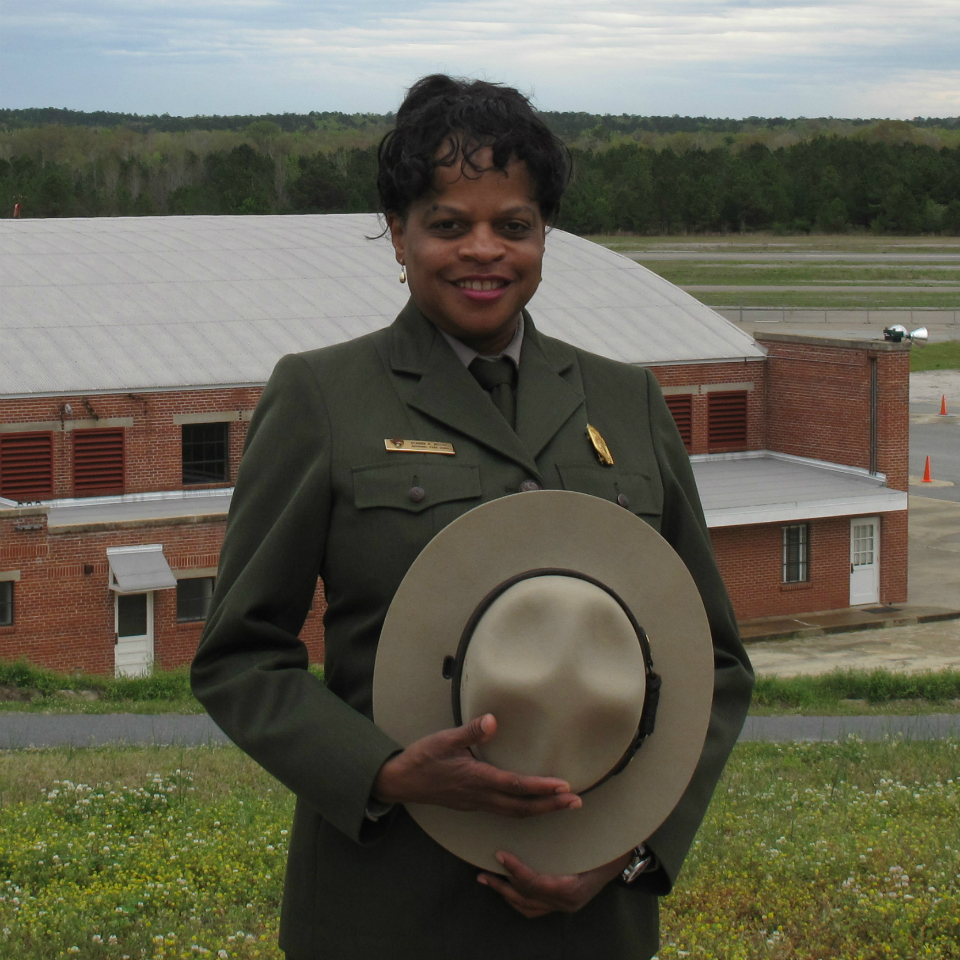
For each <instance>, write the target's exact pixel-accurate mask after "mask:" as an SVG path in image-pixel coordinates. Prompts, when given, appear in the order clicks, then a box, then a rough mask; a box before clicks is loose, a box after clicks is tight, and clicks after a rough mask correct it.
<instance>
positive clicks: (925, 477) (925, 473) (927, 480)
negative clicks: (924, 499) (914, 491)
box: [923, 457, 933, 483]
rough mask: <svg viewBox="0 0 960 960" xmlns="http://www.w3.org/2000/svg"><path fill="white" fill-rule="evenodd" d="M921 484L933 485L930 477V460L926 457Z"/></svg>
mask: <svg viewBox="0 0 960 960" xmlns="http://www.w3.org/2000/svg"><path fill="white" fill-rule="evenodd" d="M923 482H924V483H933V479H932V478H931V476H930V458H929V457H927V463H926V466H924V468H923Z"/></svg>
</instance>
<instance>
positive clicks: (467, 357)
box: [437, 314, 523, 369]
mask: <svg viewBox="0 0 960 960" xmlns="http://www.w3.org/2000/svg"><path fill="white" fill-rule="evenodd" d="M437 329H438V330H440V328H439V327H437ZM440 333H442V334H443V337H444V339H445V340H446V341H447V343H449V344H450V347H451V348H452V349H453V352H454V353H455V354H456V355H457V356H458V357H459V358H460V361H461V363H462V364H463V365H464V366H465V367H469V366H470V364H471V363H473V361H474V360H476V359H477V357H482V358H483V359H484V360H499V359H500V358H501V357H507V358H508V359H510V360H512V361H513V362H514V365H515V366H516V367H517V369H519V368H520V348H521V347H522V346H523V314H521V315H520V322H519V323H518V324H517V329H516V332H515V333H514V335H513V339H512V340H511V341H510V343H508V344H507V346H506V348H505V349H504V350H503V351H502V352H500V353H498V354H497V355H496V356H493V357H490V356H486V355H485V354H481V353H477V351H476V350H474V349H473V348H471V347H468V346H467V345H466V344H465V343H464V342H463V341H462V340H458V339H457V338H456V337H452V336H450V334H449V333H447V332H446V331H445V330H440Z"/></svg>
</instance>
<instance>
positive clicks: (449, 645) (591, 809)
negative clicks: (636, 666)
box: [373, 490, 714, 874]
mask: <svg viewBox="0 0 960 960" xmlns="http://www.w3.org/2000/svg"><path fill="white" fill-rule="evenodd" d="M543 568H562V569H567V570H574V571H578V572H580V573H583V574H586V575H588V576H590V577H593V578H594V579H596V580H598V581H600V582H601V583H604V584H606V585H607V586H609V588H610V589H611V590H613V591H614V592H615V593H616V594H617V596H618V597H620V599H621V600H622V601H623V602H624V603H625V604H626V605H627V606H628V608H629V609H630V610H631V611H632V613H633V615H634V617H635V618H636V620H637V622H638V623H639V624H640V626H642V627H643V628H644V630H645V631H646V633H647V636H648V639H649V642H650V650H651V654H652V657H653V668H654V670H655V671H656V672H657V673H658V674H660V676H661V677H662V678H663V687H662V690H661V694H660V705H659V709H658V711H657V721H656V730H655V731H654V733H653V734H652V735H651V736H650V737H649V738H648V739H647V740H646V741H645V742H644V744H643V746H642V747H641V748H640V750H639V752H638V753H637V755H636V756H635V757H634V758H633V760H632V761H631V762H630V764H629V765H628V766H627V767H626V769H624V770H623V771H622V772H621V773H619V774H617V775H616V776H614V777H611V778H610V779H609V780H607V781H605V782H604V783H602V784H601V785H600V786H598V787H597V788H596V789H594V790H591V791H590V792H588V793H586V794H585V795H584V796H583V807H582V808H581V809H579V810H565V811H561V812H558V813H552V814H545V815H543V816H539V817H532V818H527V819H513V818H509V817H501V816H497V815H494V814H486V813H480V812H470V813H464V812H460V811H456V810H450V809H448V808H446V807H441V806H434V805H430V804H408V805H407V808H408V810H409V812H410V814H411V816H412V817H413V818H414V819H415V820H416V821H417V823H418V824H419V825H420V826H421V827H422V828H423V829H424V830H425V831H426V832H427V833H428V834H429V835H430V836H431V837H432V838H433V839H434V840H436V841H437V842H438V843H440V844H441V845H442V846H444V847H445V848H446V849H448V850H449V851H450V852H452V853H453V854H455V855H456V856H458V857H460V858H461V859H463V860H466V861H468V862H469V863H472V864H475V865H476V866H478V867H482V868H484V869H487V870H491V871H495V872H498V873H503V868H502V867H501V866H500V864H499V863H497V861H496V860H495V859H494V857H495V854H496V853H497V851H499V850H508V851H510V852H511V853H513V854H515V855H516V856H518V857H519V858H520V859H521V860H523V861H524V862H525V863H527V864H529V865H530V866H531V867H533V868H534V869H535V870H538V871H540V872H543V873H552V874H571V873H581V872H583V871H585V870H590V869H593V868H594V867H597V866H599V865H600V864H603V863H608V862H609V861H611V860H613V859H615V858H617V857H618V856H621V855H622V854H623V853H625V852H626V851H627V850H630V849H631V848H632V847H633V846H635V845H636V844H638V843H640V842H641V841H643V840H645V839H647V838H648V837H649V836H650V835H651V834H652V833H653V832H654V831H655V830H656V829H657V827H659V826H660V825H661V824H662V823H663V821H664V820H666V818H667V817H668V816H669V815H670V813H671V811H672V810H673V809H674V807H675V806H676V804H677V802H678V801H679V799H680V797H681V795H682V794H683V791H684V790H685V789H686V787H687V785H688V784H689V782H690V778H691V777H692V776H693V772H694V769H695V767H696V765H697V762H698V761H699V759H700V755H701V752H702V750H703V744H704V740H705V737H706V732H707V726H708V723H709V719H710V709H711V705H712V699H713V671H714V666H713V647H712V642H711V639H710V628H709V624H708V622H707V617H706V613H705V611H704V608H703V603H702V601H701V599H700V594H699V592H698V590H697V588H696V585H695V584H694V582H693V578H692V577H691V576H690V573H689V571H688V570H687V568H686V566H685V565H684V563H683V561H682V560H681V559H680V557H679V556H678V555H677V553H676V552H675V551H674V550H673V549H672V547H670V545H669V544H668V543H667V542H666V541H665V540H664V539H663V538H662V537H661V536H660V535H659V534H658V533H657V532H656V531H655V530H654V529H653V528H652V527H650V526H649V525H648V524H646V523H644V522H643V521H642V520H640V519H639V518H638V517H636V516H634V515H633V514H632V513H630V512H629V511H628V510H625V509H623V508H622V507H619V506H616V505H615V504H613V503H610V502H609V501H607V500H601V499H599V498H597V497H591V496H587V495H586V494H581V493H574V492H570V491H554V490H551V491H539V492H535V493H523V494H517V495H513V496H508V497H503V498H500V499H498V500H493V501H491V502H489V503H486V504H483V505H482V506H479V507H476V508H475V509H473V510H471V511H469V512H467V513H465V514H463V516H461V517H459V518H458V519H457V520H455V521H454V522H453V523H451V524H450V525H449V526H447V527H445V528H444V529H443V530H442V531H441V532H440V533H439V534H437V536H436V537H434V539H433V540H431V541H430V543H428V544H427V546H426V547H425V548H424V550H423V551H422V552H421V554H420V556H419V557H417V559H416V561H415V562H414V563H413V565H412V566H411V567H410V569H409V570H408V571H407V575H406V576H405V577H404V579H403V582H402V583H401V584H400V588H399V589H398V590H397V593H396V595H395V597H394V599H393V602H392V603H391V605H390V609H389V611H388V613H387V617H386V620H385V622H384V626H383V630H382V633H381V636H380V645H379V648H378V651H377V660H376V667H375V671H374V678H373V711H374V719H375V721H376V723H377V725H378V726H379V727H380V728H381V729H382V730H383V731H384V732H386V733H387V734H389V735H390V736H391V737H393V738H394V739H395V740H396V741H397V742H398V743H400V744H401V745H403V746H408V745H409V744H411V743H413V742H414V741H416V740H419V739H420V738H422V737H425V736H428V735H429V734H432V733H436V732H438V731H440V730H444V729H447V728H449V727H452V726H454V720H453V711H452V707H451V696H450V680H448V679H445V678H444V676H443V673H442V665H443V661H444V658H445V657H448V656H454V655H456V652H457V645H458V642H459V640H460V636H461V633H462V631H463V628H464V625H465V624H466V623H467V621H468V620H469V618H470V616H471V614H472V613H473V612H474V610H475V609H476V608H477V606H478V605H479V604H480V602H481V601H482V600H483V598H484V597H485V596H487V594H489V593H490V592H491V591H492V590H494V589H495V588H496V587H497V586H498V585H499V584H501V583H502V582H503V581H505V580H507V579H508V578H510V577H513V576H517V575H518V574H522V573H525V572H527V571H530V570H537V569H543Z"/></svg>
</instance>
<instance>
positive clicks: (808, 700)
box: [0, 344, 960, 716]
mask: <svg viewBox="0 0 960 960" xmlns="http://www.w3.org/2000/svg"><path fill="white" fill-rule="evenodd" d="M957 346H958V347H960V344H957ZM928 349H932V348H928ZM748 652H749V648H748ZM311 669H312V670H313V671H314V672H315V673H316V674H317V675H318V676H321V677H322V676H323V669H322V668H321V667H312V668H311ZM4 688H6V689H7V690H8V691H9V689H10V688H17V689H24V690H31V691H35V692H36V694H37V696H36V697H35V699H34V700H32V701H30V702H23V701H19V700H8V701H6V702H3V703H0V707H2V708H3V709H4V710H7V711H16V712H33V713H71V714H76V713H203V708H202V707H201V706H200V704H199V703H198V702H197V701H196V700H195V699H194V698H193V695H192V694H191V692H190V686H189V682H188V677H187V672H186V670H173V671H167V672H164V671H157V672H156V673H155V674H154V675H153V676H151V677H143V678H123V679H114V678H113V677H75V676H67V675H65V674H58V673H55V672H54V671H52V670H45V669H43V668H39V667H34V666H31V665H30V664H27V663H25V662H23V661H17V662H15V663H9V662H6V663H4V662H2V661H0V689H4ZM71 688H72V689H71ZM76 690H81V691H82V690H90V691H96V692H97V693H99V695H100V696H101V697H102V699H100V700H95V701H88V700H83V699H76V698H75V697H74V696H73V695H72V693H73V692H74V691H76ZM161 693H162V694H163V696H162V697H161V695H160V694H161ZM958 710H960V671H955V670H938V671H929V672H926V673H901V672H891V671H887V670H870V671H867V670H835V671H833V672H832V673H826V674H821V675H819V676H800V677H789V678H780V677H760V678H758V680H757V685H756V688H755V689H754V695H753V704H752V706H751V711H752V712H753V713H755V714H757V715H763V716H768V715H771V714H806V715H808V716H835V715H840V716H847V715H850V714H856V713H862V714H872V713H891V714H913V713H933V712H947V713H952V712H957V711H958Z"/></svg>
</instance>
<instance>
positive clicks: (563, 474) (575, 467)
mask: <svg viewBox="0 0 960 960" xmlns="http://www.w3.org/2000/svg"><path fill="white" fill-rule="evenodd" d="M557 470H558V471H559V472H560V480H561V482H562V483H563V488H564V490H576V491H579V492H580V493H589V494H590V495H591V496H593V497H600V498H601V499H603V500H612V501H613V502H614V503H620V505H621V506H625V507H626V508H627V509H628V510H629V511H630V512H631V513H636V514H638V515H639V516H648V517H649V516H657V517H658V516H660V514H662V513H663V487H661V485H660V484H659V483H658V482H656V481H655V480H654V479H653V478H651V477H649V476H647V475H646V474H644V473H622V472H620V471H618V470H616V469H611V468H610V467H601V466H593V465H592V464H589V465H585V464H582V463H569V464H560V463H558V464H557ZM620 497H624V498H626V502H624V501H623V500H620V499H618V498H620Z"/></svg>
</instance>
